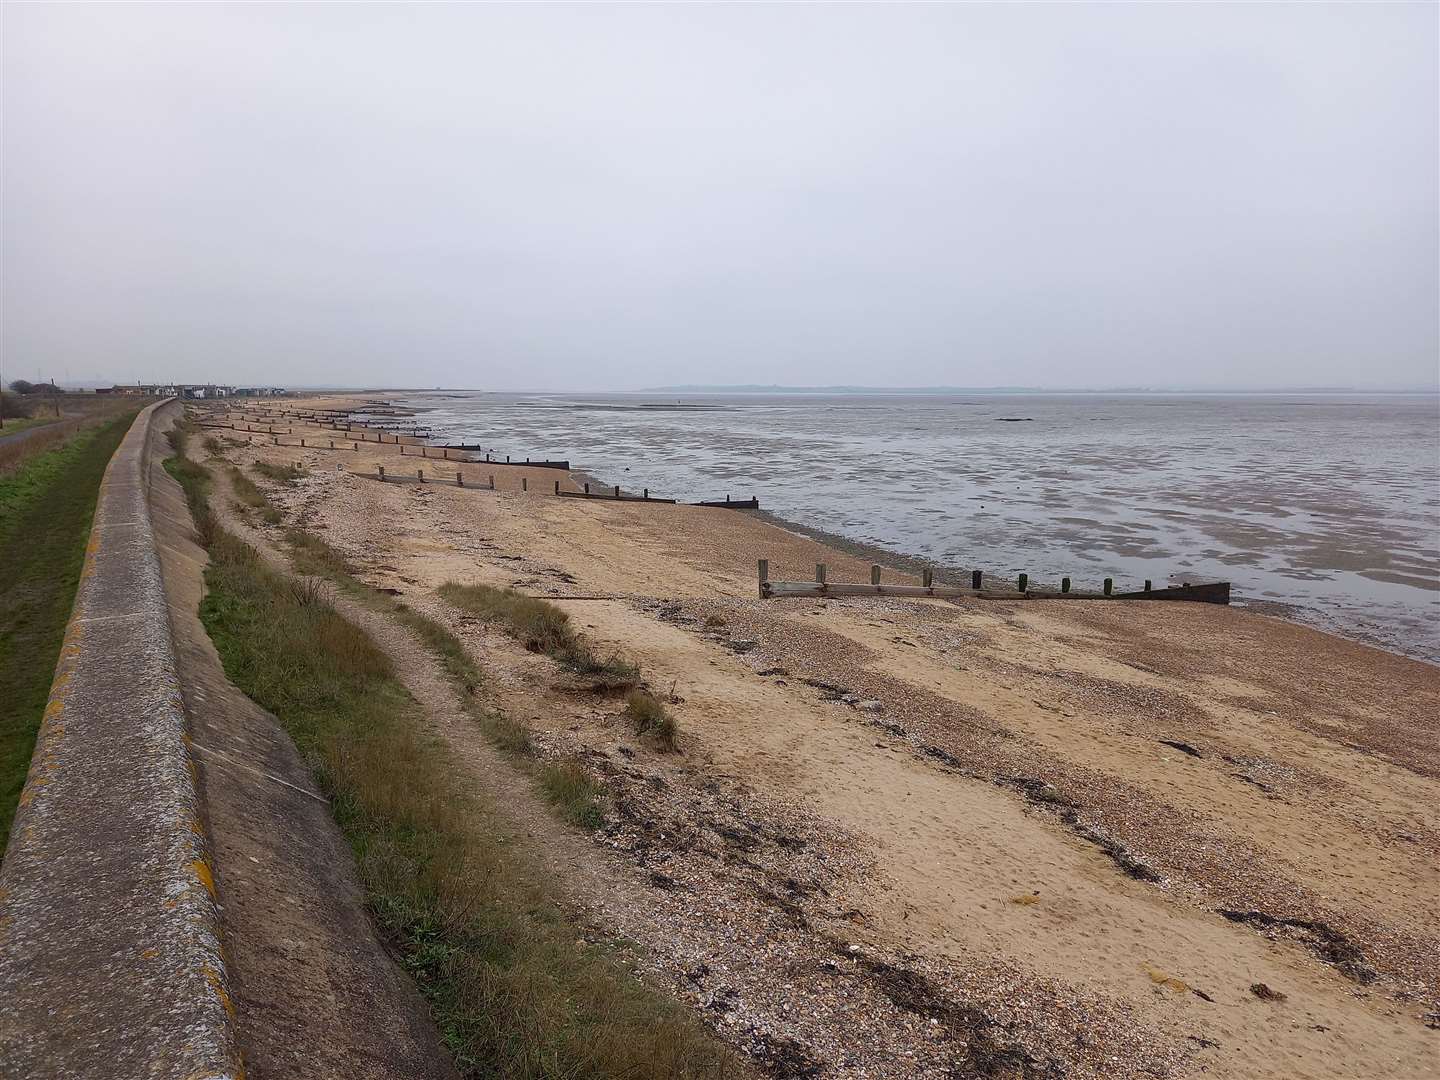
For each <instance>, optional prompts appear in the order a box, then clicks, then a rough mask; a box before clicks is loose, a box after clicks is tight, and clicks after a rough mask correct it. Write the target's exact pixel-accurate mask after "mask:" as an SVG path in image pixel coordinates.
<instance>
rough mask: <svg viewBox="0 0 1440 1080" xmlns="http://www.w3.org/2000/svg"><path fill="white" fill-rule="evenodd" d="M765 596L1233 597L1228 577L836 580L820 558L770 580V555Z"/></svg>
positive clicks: (763, 562)
mask: <svg viewBox="0 0 1440 1080" xmlns="http://www.w3.org/2000/svg"><path fill="white" fill-rule="evenodd" d="M758 569H759V587H760V598H761V599H762V600H770V599H780V598H783V597H795V596H933V597H941V598H947V597H949V598H954V597H961V596H968V597H973V598H977V599H982V600H1185V601H1192V602H1195V603H1203V604H1228V603H1230V583H1229V582H1228V581H1216V582H1208V583H1206V584H1201V585H1191V584H1189V583H1186V584H1182V585H1171V586H1168V587H1166V588H1163V589H1156V588H1153V587H1152V585H1151V582H1149V581H1146V582H1145V587H1144V588H1143V589H1139V590H1134V591H1130V592H1116V591H1115V579H1114V578H1108V577H1107V578H1106V579H1105V581H1104V584H1103V586H1102V588H1101V589H1100V591H1098V592H1095V591H1092V590H1085V589H1072V588H1071V586H1070V579H1069V578H1068V577H1067V578H1062V579H1061V581H1060V588H1059V589H1035V588H1031V587H1030V581H1029V575H1028V574H1020V575H1018V577H1017V578H1016V580H1015V585H1014V586H1013V587H1011V586H1010V585H1009V581H1008V579H1006V581H1005V583H1004V584H997V582H996V581H995V579H994V578H993V577H992V578H991V579H990V581H988V582H987V581H986V579H985V574H984V572H983V571H981V570H973V571H971V574H970V585H969V586H968V587H966V586H963V585H936V584H935V577H934V571H933V570H929V569H927V570H925V572H924V574H923V575H922V578H921V581H922V583H921V584H920V585H884V584H881V581H880V576H881V568H880V566H879V565H873V566H871V568H870V581H869V582H868V583H864V582H831V581H827V580H826V567H825V564H824V563H816V564H815V580H814V581H771V580H770V560H769V559H760V560H759V561H758Z"/></svg>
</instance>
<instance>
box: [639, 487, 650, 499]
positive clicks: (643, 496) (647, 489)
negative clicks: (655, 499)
mask: <svg viewBox="0 0 1440 1080" xmlns="http://www.w3.org/2000/svg"><path fill="white" fill-rule="evenodd" d="M640 497H641V498H642V499H649V498H650V489H649V488H646V489H645V490H644V492H643V493H642V494H641V496H640Z"/></svg>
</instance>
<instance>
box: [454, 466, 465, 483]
mask: <svg viewBox="0 0 1440 1080" xmlns="http://www.w3.org/2000/svg"><path fill="white" fill-rule="evenodd" d="M455 486H456V487H464V486H465V474H464V473H463V472H461V471H460V470H459V469H456V470H455Z"/></svg>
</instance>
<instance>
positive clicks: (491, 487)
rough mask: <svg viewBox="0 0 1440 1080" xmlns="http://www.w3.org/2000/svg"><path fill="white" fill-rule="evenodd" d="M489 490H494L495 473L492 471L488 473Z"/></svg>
mask: <svg viewBox="0 0 1440 1080" xmlns="http://www.w3.org/2000/svg"><path fill="white" fill-rule="evenodd" d="M490 490H491V491H494V490H495V474H494V473H491V474H490Z"/></svg>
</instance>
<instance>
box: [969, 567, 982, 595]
mask: <svg viewBox="0 0 1440 1080" xmlns="http://www.w3.org/2000/svg"><path fill="white" fill-rule="evenodd" d="M970 588H972V589H974V590H975V591H976V592H979V591H980V571H979V570H974V571H971V574H970Z"/></svg>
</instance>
